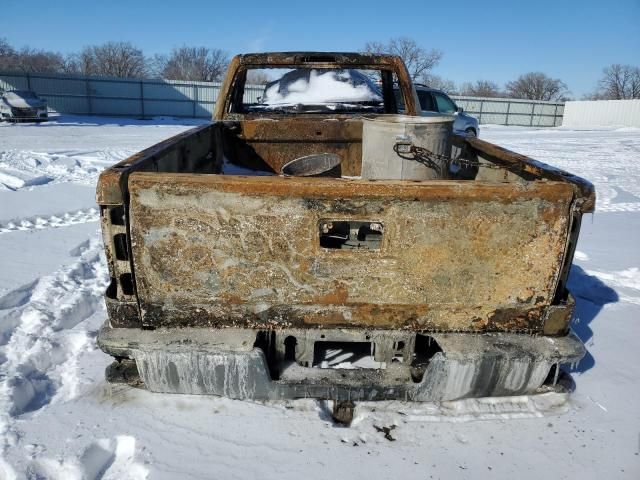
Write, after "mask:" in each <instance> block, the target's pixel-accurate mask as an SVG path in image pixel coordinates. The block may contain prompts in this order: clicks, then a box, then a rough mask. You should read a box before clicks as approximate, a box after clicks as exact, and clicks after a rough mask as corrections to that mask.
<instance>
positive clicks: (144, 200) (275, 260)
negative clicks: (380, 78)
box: [97, 52, 595, 335]
mask: <svg viewBox="0 0 640 480" xmlns="http://www.w3.org/2000/svg"><path fill="white" fill-rule="evenodd" d="M314 55H316V54H313V53H310V52H292V53H280V54H260V55H253V54H252V55H242V56H238V57H235V58H234V59H233V60H232V62H231V65H230V68H229V71H228V75H227V77H226V79H225V82H224V83H223V88H222V92H223V95H222V97H221V99H220V102H219V103H218V105H217V108H216V113H215V118H217V119H223V118H225V117H226V115H225V112H226V111H227V110H226V109H227V107H228V101H227V100H225V99H224V97H225V96H228V95H230V92H231V91H232V87H233V86H234V82H236V81H238V73H239V72H241V71H243V70H246V68H249V67H252V66H268V67H274V68H279V67H287V66H295V65H299V64H300V62H301V59H302V58H303V57H305V60H304V64H305V66H311V67H318V68H376V69H389V70H392V71H394V72H396V74H397V76H398V78H399V80H400V85H401V89H402V90H403V92H404V93H405V101H406V103H407V108H408V110H409V111H410V112H409V113H411V111H417V105H416V104H415V102H414V100H415V99H413V98H409V97H411V95H410V94H411V92H409V90H411V91H412V90H413V89H412V86H411V82H410V79H409V77H408V74H407V73H406V68H405V67H404V65H403V64H402V62H401V61H400V60H399V59H398V58H397V57H392V56H384V55H383V56H371V55H358V54H334V53H329V54H326V55H325V54H323V55H321V56H320V57H318V56H315V57H314ZM405 90H406V91H405ZM407 98H409V100H408V101H407ZM225 102H227V103H225ZM225 105H226V106H225ZM414 113H415V112H414ZM361 141H362V121H361V119H359V118H357V117H353V116H350V115H344V114H337V115H304V114H302V115H295V118H292V117H273V118H272V117H270V116H269V115H265V116H264V118H259V119H256V118H247V119H244V120H242V121H228V120H225V121H216V122H214V123H212V124H210V125H205V126H202V127H197V128H194V129H192V130H189V131H187V132H184V133H182V134H180V135H177V136H175V137H173V138H170V139H168V140H166V141H164V142H161V143H159V144H157V145H154V146H153V147H151V148H149V149H146V150H144V151H142V152H140V153H138V154H136V155H133V156H132V157H129V158H128V159H126V160H124V161H123V162H120V163H119V164H117V165H115V166H113V167H112V168H110V169H108V170H106V171H105V172H104V173H103V174H102V175H101V176H100V180H99V183H98V189H97V199H98V203H99V204H100V205H101V206H102V207H103V213H104V212H107V213H108V212H110V211H111V210H112V209H117V208H121V209H122V210H123V212H124V218H125V223H124V224H123V225H112V224H111V221H110V218H109V217H105V216H104V215H103V221H102V227H103V232H104V238H105V248H106V252H107V260H108V263H109V269H110V274H111V277H112V285H113V288H110V293H108V295H107V296H108V300H109V312H110V317H121V318H118V319H115V320H114V319H113V318H112V322H114V323H113V324H114V325H119V326H127V325H129V326H136V325H140V324H142V323H143V322H144V324H145V325H147V326H158V325H168V326H177V325H211V326H224V327H228V326H232V325H242V326H246V327H250V328H271V327H280V328H281V327H283V326H287V325H289V326H291V325H294V326H301V327H303V328H308V327H318V326H319V327H323V326H329V325H332V326H342V327H358V328H360V327H366V326H376V327H378V328H389V329H391V328H405V329H412V330H421V329H426V330H434V331H458V330H464V331H479V332H484V331H522V332H536V333H545V334H547V335H560V334H562V333H563V332H564V331H566V328H567V325H568V322H569V320H570V312H571V309H572V305H571V304H570V302H567V293H566V289H565V284H566V276H567V274H568V270H569V266H570V264H571V260H572V257H573V251H574V249H575V242H576V240H577V234H578V230H579V222H580V216H581V214H582V213H583V212H588V211H592V209H593V205H594V202H595V193H594V190H593V186H592V185H591V184H590V183H589V182H586V181H585V180H583V179H581V178H579V177H575V176H573V175H571V174H568V173H567V172H563V171H561V170H558V169H555V168H553V167H550V166H548V165H545V164H541V163H539V162H536V161H535V160H532V159H530V158H528V157H525V156H522V155H519V154H517V153H514V152H510V151H508V150H506V149H503V148H500V147H497V146H495V145H492V144H489V143H487V142H483V141H482V140H478V139H475V138H464V137H459V136H455V135H454V136H453V143H454V145H455V146H456V149H455V151H456V152H455V153H454V156H457V155H458V154H460V153H461V154H462V158H469V159H470V160H473V161H474V162H478V163H482V164H491V165H494V166H496V165H497V166H502V167H504V168H503V169H502V170H494V169H491V170H489V169H486V168H484V169H483V168H480V172H479V173H477V172H476V173H475V174H474V172H471V174H470V176H468V177H467V178H466V179H465V180H437V181H430V182H416V183H414V182H393V181H376V182H374V181H348V180H346V179H291V178H281V177H269V178H260V177H238V176H221V175H216V173H219V168H220V165H221V163H222V161H223V160H228V159H230V160H231V161H236V162H239V164H241V165H247V166H250V167H254V166H257V167H256V168H258V169H262V170H267V171H269V170H272V171H275V172H277V171H279V170H280V168H281V166H282V164H284V163H286V162H287V161H289V160H292V159H293V158H297V157H300V156H304V155H309V154H314V153H336V154H338V155H340V157H341V158H342V173H343V175H345V176H355V175H358V174H359V173H360V169H361V162H362V158H361V157H362V144H361ZM476 170H477V169H476ZM194 173H207V174H208V175H194ZM474 175H475V177H477V178H475V179H474ZM130 195H131V198H130ZM320 221H329V222H331V221H337V222H341V221H342V222H344V221H350V222H355V223H357V222H365V223H366V222H377V223H381V224H383V225H384V235H383V238H382V241H381V243H380V245H381V248H380V249H379V250H376V251H358V250H327V249H324V248H321V247H320V246H319V241H318V235H319V233H318V232H319V229H318V222H320ZM355 223H354V224H355ZM116 235H124V236H125V238H126V242H127V248H128V249H129V253H130V255H129V256H127V258H126V259H122V258H120V259H118V258H116V252H115V250H116V242H115V241H114V237H115V236H116ZM119 303H121V305H119ZM551 307H553V308H551Z"/></svg>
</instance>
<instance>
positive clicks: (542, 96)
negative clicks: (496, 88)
mask: <svg viewBox="0 0 640 480" xmlns="http://www.w3.org/2000/svg"><path fill="white" fill-rule="evenodd" d="M506 89H507V94H508V95H509V96H510V97H512V98H526V99H528V100H547V101H549V100H562V99H563V98H565V97H566V95H567V94H568V93H569V91H568V90H567V85H566V84H565V83H564V82H563V81H562V80H560V79H558V78H551V77H549V76H547V75H545V74H544V73H542V72H529V73H525V74H523V75H520V76H519V77H518V78H517V79H516V80H514V81H512V82H507V85H506Z"/></svg>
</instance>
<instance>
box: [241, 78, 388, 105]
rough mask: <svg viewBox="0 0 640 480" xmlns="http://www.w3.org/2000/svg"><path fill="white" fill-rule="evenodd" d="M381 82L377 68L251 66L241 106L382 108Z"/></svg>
mask: <svg viewBox="0 0 640 480" xmlns="http://www.w3.org/2000/svg"><path fill="white" fill-rule="evenodd" d="M274 77H275V78H274ZM258 81H259V82H260V83H262V85H256V83H257V82H258ZM252 83H253V84H252ZM380 83H381V82H380V72H379V71H374V70H354V69H321V68H296V69H293V70H284V71H283V70H282V69H278V70H273V69H271V71H269V69H262V70H261V71H260V72H256V71H252V70H250V71H249V72H248V73H247V84H246V85H245V92H244V100H243V105H242V107H243V111H244V112H258V111H261V112H264V111H268V112H280V113H287V112H292V113H293V112H301V113H302V112H303V113H314V112H327V111H343V112H345V111H346V112H361V111H367V112H376V113H377V112H383V111H384V101H383V96H382V92H381V88H380V86H379V85H380Z"/></svg>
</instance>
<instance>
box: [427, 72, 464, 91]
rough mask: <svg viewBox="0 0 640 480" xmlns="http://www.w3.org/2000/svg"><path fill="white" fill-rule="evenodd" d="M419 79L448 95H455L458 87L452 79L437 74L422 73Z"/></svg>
mask: <svg viewBox="0 0 640 480" xmlns="http://www.w3.org/2000/svg"><path fill="white" fill-rule="evenodd" d="M420 81H421V82H422V83H424V84H426V85H429V86H430V87H431V88H437V89H438V90H442V91H443V92H445V93H448V94H449V95H457V93H458V88H457V87H456V84H455V83H454V82H453V80H449V79H446V78H442V77H441V76H439V75H433V74H428V75H422V77H421V78H420Z"/></svg>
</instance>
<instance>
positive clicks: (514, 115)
mask: <svg viewBox="0 0 640 480" xmlns="http://www.w3.org/2000/svg"><path fill="white" fill-rule="evenodd" d="M451 98H453V99H454V100H455V101H456V103H457V104H458V106H459V107H462V108H463V109H464V111H465V112H467V113H469V114H470V115H473V116H474V117H477V118H478V121H479V122H480V123H493V124H496V125H521V126H528V127H556V126H559V125H562V115H563V114H564V103H563V102H542V101H537V100H516V99H511V98H481V97H478V98H476V97H461V96H452V97H451Z"/></svg>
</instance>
